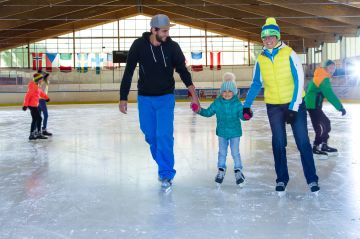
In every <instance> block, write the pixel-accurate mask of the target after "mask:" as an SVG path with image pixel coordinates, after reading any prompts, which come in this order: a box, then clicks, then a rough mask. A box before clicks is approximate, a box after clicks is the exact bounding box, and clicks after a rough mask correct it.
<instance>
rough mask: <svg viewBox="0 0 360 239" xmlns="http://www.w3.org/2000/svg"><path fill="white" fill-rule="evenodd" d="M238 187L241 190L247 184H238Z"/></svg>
mask: <svg viewBox="0 0 360 239" xmlns="http://www.w3.org/2000/svg"><path fill="white" fill-rule="evenodd" d="M237 186H238V187H239V188H243V187H244V186H245V182H242V183H239V184H237Z"/></svg>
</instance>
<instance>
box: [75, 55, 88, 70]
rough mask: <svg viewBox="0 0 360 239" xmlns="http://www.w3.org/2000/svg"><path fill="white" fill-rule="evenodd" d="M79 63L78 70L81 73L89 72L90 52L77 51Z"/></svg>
mask: <svg viewBox="0 0 360 239" xmlns="http://www.w3.org/2000/svg"><path fill="white" fill-rule="evenodd" d="M77 58H78V63H77V67H76V71H77V72H80V73H86V72H88V59H89V54H88V53H77Z"/></svg>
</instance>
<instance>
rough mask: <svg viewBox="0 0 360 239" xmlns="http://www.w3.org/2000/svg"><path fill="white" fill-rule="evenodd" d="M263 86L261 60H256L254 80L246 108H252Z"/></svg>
mask: <svg viewBox="0 0 360 239" xmlns="http://www.w3.org/2000/svg"><path fill="white" fill-rule="evenodd" d="M261 87H262V78H261V73H260V65H259V62H258V61H256V63H255V68H254V71H253V80H252V83H251V86H250V89H249V91H248V93H247V95H246V99H245V103H244V108H250V107H251V105H252V103H253V101H254V100H255V98H256V96H257V95H258V94H259V92H260V90H261Z"/></svg>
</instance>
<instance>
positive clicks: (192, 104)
mask: <svg viewBox="0 0 360 239" xmlns="http://www.w3.org/2000/svg"><path fill="white" fill-rule="evenodd" d="M190 108H191V109H192V111H194V112H196V113H197V112H199V110H200V107H199V105H198V104H195V103H191V104H190Z"/></svg>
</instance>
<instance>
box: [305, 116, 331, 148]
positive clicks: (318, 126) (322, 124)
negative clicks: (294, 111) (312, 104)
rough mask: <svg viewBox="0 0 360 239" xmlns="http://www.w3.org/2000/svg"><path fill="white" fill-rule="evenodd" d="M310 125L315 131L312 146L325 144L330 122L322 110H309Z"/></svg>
mask: <svg viewBox="0 0 360 239" xmlns="http://www.w3.org/2000/svg"><path fill="white" fill-rule="evenodd" d="M308 111H309V115H310V119H311V123H312V125H313V128H314V131H315V140H314V145H320V144H321V143H327V141H328V139H329V133H330V131H331V125H330V120H329V118H328V117H326V115H325V113H324V112H323V111H322V109H309V110H308Z"/></svg>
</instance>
